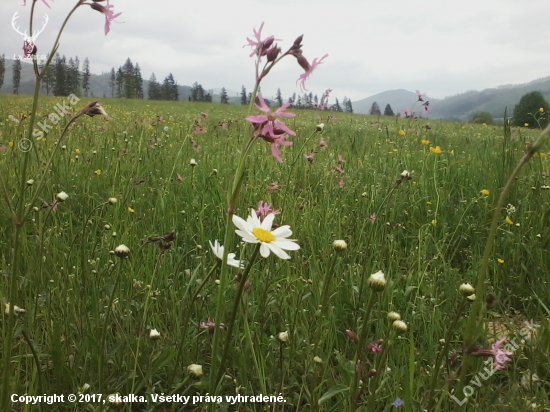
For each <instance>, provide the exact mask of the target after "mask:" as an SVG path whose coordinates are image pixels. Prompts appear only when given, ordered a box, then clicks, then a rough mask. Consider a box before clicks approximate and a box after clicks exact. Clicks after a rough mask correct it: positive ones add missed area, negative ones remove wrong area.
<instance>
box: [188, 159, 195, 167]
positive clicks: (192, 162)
mask: <svg viewBox="0 0 550 412" xmlns="http://www.w3.org/2000/svg"><path fill="white" fill-rule="evenodd" d="M196 165H197V161H196V160H195V159H191V160H190V161H189V166H191V167H195V166H196Z"/></svg>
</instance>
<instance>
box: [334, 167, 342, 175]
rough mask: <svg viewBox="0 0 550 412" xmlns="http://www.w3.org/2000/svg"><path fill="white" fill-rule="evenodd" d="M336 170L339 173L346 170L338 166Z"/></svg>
mask: <svg viewBox="0 0 550 412" xmlns="http://www.w3.org/2000/svg"><path fill="white" fill-rule="evenodd" d="M334 170H336V171H337V172H338V173H342V174H343V173H344V169H342V168H341V167H340V166H336V167H335V168H334Z"/></svg>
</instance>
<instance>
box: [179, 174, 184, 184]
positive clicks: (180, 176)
mask: <svg viewBox="0 0 550 412" xmlns="http://www.w3.org/2000/svg"><path fill="white" fill-rule="evenodd" d="M178 180H179V181H180V182H181V181H183V176H182V175H180V174H179V173H178Z"/></svg>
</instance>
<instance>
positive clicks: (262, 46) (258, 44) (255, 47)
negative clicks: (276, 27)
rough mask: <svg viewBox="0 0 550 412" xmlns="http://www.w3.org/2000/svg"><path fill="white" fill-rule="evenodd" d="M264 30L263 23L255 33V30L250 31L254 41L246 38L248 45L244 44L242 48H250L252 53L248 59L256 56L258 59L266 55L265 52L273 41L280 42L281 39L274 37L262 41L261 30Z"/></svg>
mask: <svg viewBox="0 0 550 412" xmlns="http://www.w3.org/2000/svg"><path fill="white" fill-rule="evenodd" d="M263 28H264V22H262V24H261V25H260V29H259V30H258V31H256V29H252V31H253V32H254V37H255V39H250V38H248V37H247V38H246V41H248V44H245V45H244V46H243V47H247V46H250V47H251V48H252V53H250V57H252V56H254V55H256V56H258V57H262V56H264V55H265V54H266V53H267V50H268V49H269V47H270V46H271V45H272V44H273V42H275V41H281V39H276V38H275V36H269V37H267V38H266V39H265V40H262V30H263Z"/></svg>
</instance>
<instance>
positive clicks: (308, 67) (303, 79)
mask: <svg viewBox="0 0 550 412" xmlns="http://www.w3.org/2000/svg"><path fill="white" fill-rule="evenodd" d="M300 57H301V58H302V59H303V60H301V61H300V58H299V60H298V62H299V63H300V65H301V66H302V67H303V68H304V70H305V71H306V72H305V73H303V74H301V75H300V77H299V78H298V80H296V83H298V82H300V89H302V91H306V92H307V89H306V80H307V79H308V78H309V76H310V75H311V73H313V71H314V70H315V69H316V68H317V66H319V65H320V64H322V63H323V60H324V59H326V58H327V57H328V54H325V55H324V56H323V57H321V58H320V59H317V58H315V59H313V62H312V63H311V64H309V63H308V62H307V60H306V59H305V58H304V57H303V56H301V55H300Z"/></svg>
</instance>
